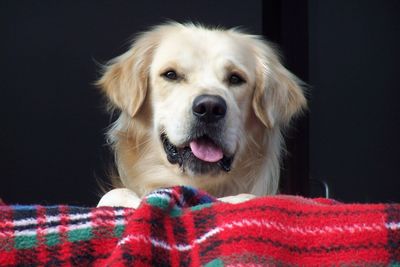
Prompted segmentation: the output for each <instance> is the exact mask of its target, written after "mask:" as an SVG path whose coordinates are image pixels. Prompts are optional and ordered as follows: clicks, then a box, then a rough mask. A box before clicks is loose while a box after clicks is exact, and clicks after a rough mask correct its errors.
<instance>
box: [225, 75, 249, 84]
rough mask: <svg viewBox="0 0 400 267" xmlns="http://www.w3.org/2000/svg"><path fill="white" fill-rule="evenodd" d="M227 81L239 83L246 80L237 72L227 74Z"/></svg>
mask: <svg viewBox="0 0 400 267" xmlns="http://www.w3.org/2000/svg"><path fill="white" fill-rule="evenodd" d="M228 82H229V84H230V85H241V84H243V83H245V82H246V81H245V80H244V79H243V78H242V77H241V76H240V75H238V74H231V75H230V76H229V79H228Z"/></svg>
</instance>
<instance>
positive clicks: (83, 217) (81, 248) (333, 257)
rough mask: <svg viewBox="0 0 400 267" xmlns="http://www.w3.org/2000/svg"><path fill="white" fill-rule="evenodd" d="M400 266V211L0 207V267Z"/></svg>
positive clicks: (186, 191)
mask: <svg viewBox="0 0 400 267" xmlns="http://www.w3.org/2000/svg"><path fill="white" fill-rule="evenodd" d="M339 265H340V266H390V265H391V266H400V205H398V204H342V203H338V202H335V201H333V200H326V199H305V198H301V197H293V196H282V195H281V196H269V197H263V198H257V199H253V200H250V201H247V202H244V203H240V204H227V203H222V202H218V201H216V200H215V199H213V198H212V197H210V196H208V195H207V194H205V193H202V192H200V191H197V190H195V189H192V188H188V187H174V188H169V189H162V190H157V191H155V192H153V193H152V194H150V195H148V196H147V197H146V198H145V199H144V201H143V203H142V204H141V206H140V207H139V208H138V209H136V210H133V209H125V208H106V207H103V208H83V207H72V206H1V207H0V266H209V267H212V266H214V267H216V266H339Z"/></svg>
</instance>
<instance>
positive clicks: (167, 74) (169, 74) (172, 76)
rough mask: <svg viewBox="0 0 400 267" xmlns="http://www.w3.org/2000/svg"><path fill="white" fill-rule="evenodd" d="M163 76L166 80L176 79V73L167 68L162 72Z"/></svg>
mask: <svg viewBox="0 0 400 267" xmlns="http://www.w3.org/2000/svg"><path fill="white" fill-rule="evenodd" d="M162 76H163V77H165V78H167V79H168V80H172V81H176V80H178V74H176V72H175V71H173V70H168V71H166V72H164V73H163V74H162Z"/></svg>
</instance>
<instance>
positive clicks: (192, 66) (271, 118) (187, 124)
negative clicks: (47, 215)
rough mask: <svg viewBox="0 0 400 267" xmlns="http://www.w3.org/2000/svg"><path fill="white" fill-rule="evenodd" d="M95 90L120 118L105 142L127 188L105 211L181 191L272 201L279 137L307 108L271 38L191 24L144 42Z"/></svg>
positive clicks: (107, 201)
mask: <svg viewBox="0 0 400 267" xmlns="http://www.w3.org/2000/svg"><path fill="white" fill-rule="evenodd" d="M97 86H98V87H99V88H100V89H101V90H102V92H104V94H105V96H106V97H107V99H108V100H109V102H110V105H111V106H112V107H113V108H115V109H117V110H118V111H119V112H120V114H119V117H118V119H117V120H116V121H115V122H114V123H113V124H112V126H111V127H110V129H109V131H108V140H109V142H110V144H111V146H112V149H113V151H114V152H115V161H116V168H117V170H118V179H117V180H118V181H117V182H116V183H115V182H114V184H115V187H122V188H120V189H115V190H113V191H111V192H109V193H107V194H106V195H105V196H104V197H103V198H102V199H101V201H100V202H99V206H132V205H133V206H136V205H137V203H138V202H140V198H142V197H143V196H144V195H146V194H147V193H149V192H151V191H152V190H155V189H157V188H160V187H169V186H175V185H188V186H193V187H196V188H200V189H202V190H204V191H206V192H208V193H209V194H211V195H213V196H215V197H219V198H222V197H228V198H225V200H227V201H229V202H237V198H235V197H233V198H232V197H229V196H235V195H238V194H243V193H245V194H251V195H254V196H264V195H270V194H275V193H276V192H277V190H278V181H279V173H280V158H281V152H282V149H283V146H284V144H283V137H282V132H283V131H284V129H285V128H286V127H287V126H288V125H289V122H290V121H291V119H292V118H293V117H294V116H296V115H297V114H300V113H301V111H302V110H304V109H305V108H306V99H305V96H304V92H303V89H302V84H301V82H300V80H299V79H298V78H297V77H296V76H295V75H293V74H292V73H291V72H289V71H288V70H287V69H286V68H285V67H284V66H283V65H282V63H281V61H280V58H279V56H278V54H277V53H276V52H275V50H274V48H273V46H272V45H271V44H269V43H268V42H267V41H264V40H263V39H262V38H260V37H258V36H254V35H250V34H246V33H244V32H242V31H240V30H238V29H221V28H210V27H205V26H202V25H196V24H192V23H187V24H180V23H175V22H174V23H167V24H163V25H160V26H157V27H154V28H152V29H151V30H149V31H147V32H145V33H142V34H140V35H138V36H137V38H136V39H135V40H134V41H133V43H132V46H131V47H130V49H129V50H128V51H127V52H126V53H124V54H123V55H121V56H118V57H117V58H115V59H113V60H111V61H110V62H109V63H108V64H107V65H106V66H105V68H104V72H103V73H102V77H101V78H100V79H99V80H98V81H97ZM248 198H251V196H249V195H241V197H239V199H248ZM133 199H136V204H132V200H133ZM239 201H240V200H239ZM133 202H134V201H133Z"/></svg>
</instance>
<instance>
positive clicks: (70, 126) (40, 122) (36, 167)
mask: <svg viewBox="0 0 400 267" xmlns="http://www.w3.org/2000/svg"><path fill="white" fill-rule="evenodd" d="M261 12H262V11H261V1H250V2H243V1H228V0H224V1H211V0H210V1H183V0H182V1H168V2H165V1H161V0H160V1H147V2H146V1H122V0H116V1H98V0H96V1H94V0H93V1H50V0H42V1H22V0H21V1H1V2H0V33H1V42H0V58H1V60H0V73H1V74H0V90H1V91H0V92H1V105H0V114H1V118H2V123H1V126H0V181H1V183H0V197H1V198H3V199H4V200H5V201H7V202H8V203H43V204H52V203H68V204H80V205H93V204H95V203H97V200H98V192H99V190H98V186H97V182H96V179H102V178H104V177H105V176H106V173H105V171H106V170H107V168H108V166H109V163H110V161H111V158H110V156H109V152H108V149H107V148H106V147H105V146H104V143H105V142H104V132H105V128H106V126H107V125H108V124H109V116H108V115H107V114H106V113H105V112H104V109H103V104H104V102H103V101H102V99H101V97H100V94H99V92H98V91H97V90H96V89H95V88H94V86H92V84H93V82H94V81H95V80H96V79H97V78H98V70H99V67H98V66H97V65H96V62H101V63H104V62H105V61H107V60H109V59H111V58H113V57H115V56H117V55H119V54H121V53H122V52H124V51H125V49H127V47H128V41H129V40H130V39H131V37H132V36H133V34H134V33H135V32H138V31H142V30H145V29H146V28H147V27H149V26H153V25H155V24H159V23H162V22H165V21H166V20H167V19H173V20H178V21H188V20H190V21H200V22H203V23H205V24H212V25H223V26H226V27H232V26H238V25H242V26H244V27H245V28H247V29H248V30H249V31H250V32H252V33H256V34H260V33H261V27H262V23H261V19H262V17H261Z"/></svg>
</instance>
